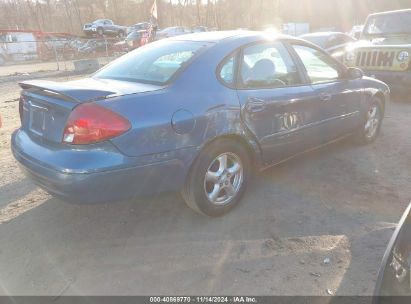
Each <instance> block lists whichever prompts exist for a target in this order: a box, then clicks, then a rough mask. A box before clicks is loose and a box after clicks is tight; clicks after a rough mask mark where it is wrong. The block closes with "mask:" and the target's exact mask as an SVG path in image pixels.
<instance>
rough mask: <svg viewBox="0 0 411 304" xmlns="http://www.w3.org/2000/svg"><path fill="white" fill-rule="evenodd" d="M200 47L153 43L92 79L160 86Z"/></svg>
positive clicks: (197, 51) (201, 48)
mask: <svg viewBox="0 0 411 304" xmlns="http://www.w3.org/2000/svg"><path fill="white" fill-rule="evenodd" d="M204 48H205V44H204V43H201V42H189V41H159V42H155V43H152V44H149V45H147V46H144V47H142V48H139V49H137V50H136V51H133V52H131V53H128V54H127V55H125V56H123V57H120V58H119V59H117V60H115V61H114V62H113V63H112V64H110V65H108V66H107V67H105V68H103V69H102V70H101V71H100V72H98V73H97V74H95V75H94V77H96V78H104V79H117V80H126V81H135V82H141V83H149V84H157V85H163V84H166V83H167V82H168V81H170V80H171V78H172V77H173V76H174V75H175V74H176V73H177V72H178V71H179V70H181V69H182V68H183V67H184V66H185V65H186V64H188V62H189V61H190V60H191V59H192V58H193V56H195V55H196V54H197V53H199V52H201V50H203V49H204Z"/></svg>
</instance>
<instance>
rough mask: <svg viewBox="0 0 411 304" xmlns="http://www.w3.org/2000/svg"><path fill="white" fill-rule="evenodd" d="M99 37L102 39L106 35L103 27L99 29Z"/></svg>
mask: <svg viewBox="0 0 411 304" xmlns="http://www.w3.org/2000/svg"><path fill="white" fill-rule="evenodd" d="M97 35H98V36H100V37H101V36H103V35H104V30H103V29H102V28H101V27H99V28H98V29H97Z"/></svg>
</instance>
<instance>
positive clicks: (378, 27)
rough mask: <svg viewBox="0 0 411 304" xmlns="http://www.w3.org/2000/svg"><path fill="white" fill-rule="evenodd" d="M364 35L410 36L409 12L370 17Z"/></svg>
mask: <svg viewBox="0 0 411 304" xmlns="http://www.w3.org/2000/svg"><path fill="white" fill-rule="evenodd" d="M364 33H365V34H366V35H380V34H403V33H407V34H411V12H400V13H395V14H387V15H376V16H371V17H370V18H369V19H368V22H367V25H366V28H365V31H364Z"/></svg>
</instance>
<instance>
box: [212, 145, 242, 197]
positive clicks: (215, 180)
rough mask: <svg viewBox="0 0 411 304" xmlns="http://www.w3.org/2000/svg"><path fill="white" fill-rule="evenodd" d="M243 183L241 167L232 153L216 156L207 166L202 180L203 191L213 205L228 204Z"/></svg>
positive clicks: (238, 160)
mask: <svg viewBox="0 0 411 304" xmlns="http://www.w3.org/2000/svg"><path fill="white" fill-rule="evenodd" d="M242 183H243V165H242V163H241V159H240V157H239V156H237V155H236V154H234V153H231V152H229V153H223V154H221V155H219V156H217V157H216V158H215V159H214V160H213V161H212V163H211V165H210V166H209V168H208V170H207V172H206V174H205V179H204V191H205V194H206V196H207V198H208V200H209V201H210V202H211V203H212V204H215V205H226V204H228V203H229V202H230V201H231V200H233V198H234V197H235V196H236V195H237V193H238V192H239V190H240V188H241V185H242Z"/></svg>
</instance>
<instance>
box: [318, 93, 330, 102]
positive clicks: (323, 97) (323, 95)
mask: <svg viewBox="0 0 411 304" xmlns="http://www.w3.org/2000/svg"><path fill="white" fill-rule="evenodd" d="M331 97H332V96H331V94H328V93H321V94H320V99H321V100H322V101H330V100H331Z"/></svg>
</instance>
